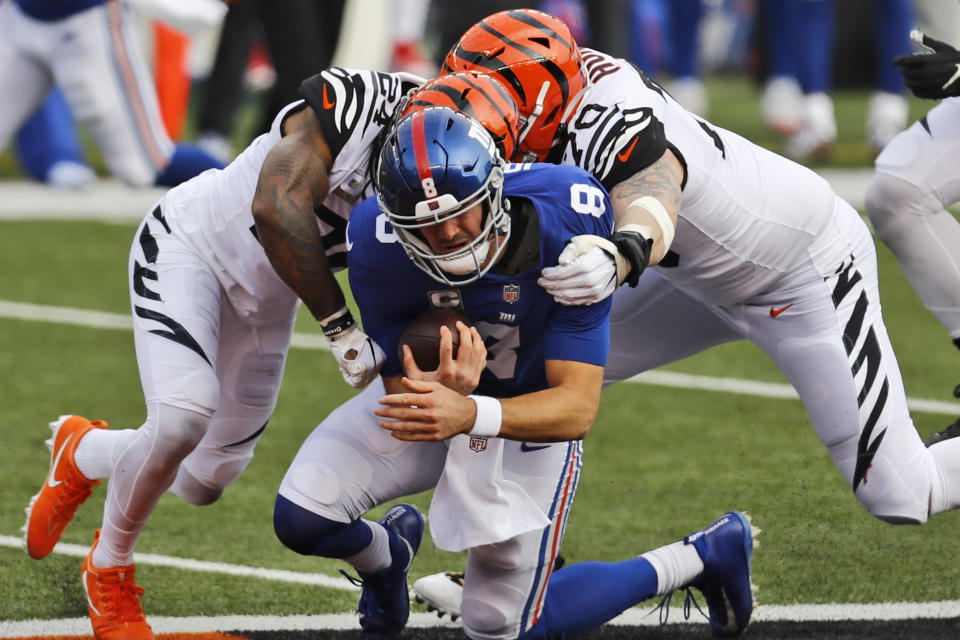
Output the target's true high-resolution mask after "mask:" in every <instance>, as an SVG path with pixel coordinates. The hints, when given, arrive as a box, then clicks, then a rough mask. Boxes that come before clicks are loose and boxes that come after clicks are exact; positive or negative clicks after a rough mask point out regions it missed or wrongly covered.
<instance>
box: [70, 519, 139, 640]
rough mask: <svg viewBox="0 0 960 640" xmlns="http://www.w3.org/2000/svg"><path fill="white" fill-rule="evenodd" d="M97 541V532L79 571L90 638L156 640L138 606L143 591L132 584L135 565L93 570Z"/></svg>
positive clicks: (101, 639) (98, 537) (98, 533)
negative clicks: (92, 560) (85, 600)
mask: <svg viewBox="0 0 960 640" xmlns="http://www.w3.org/2000/svg"><path fill="white" fill-rule="evenodd" d="M99 541H100V530H99V529H98V530H97V533H96V535H95V536H94V539H93V547H92V548H91V549H90V553H89V554H87V557H86V559H85V560H84V561H83V567H82V568H81V570H80V572H81V573H80V581H81V582H82V584H83V591H84V593H86V595H87V612H88V613H89V614H90V623H91V624H92V625H93V635H94V637H96V639H97V640H156V637H157V636H156V635H154V633H153V629H151V628H150V625H149V624H147V620H146V618H144V616H143V607H141V606H140V596H142V595H143V589H141V588H140V587H138V586H137V585H136V583H135V582H134V581H133V574H134V572H135V571H136V570H137V565H135V564H131V565H129V566H126V567H110V568H108V569H97V568H95V567H94V566H93V563H92V562H91V560H90V559H91V558H93V550H94V549H96V548H97V543H98V542H99Z"/></svg>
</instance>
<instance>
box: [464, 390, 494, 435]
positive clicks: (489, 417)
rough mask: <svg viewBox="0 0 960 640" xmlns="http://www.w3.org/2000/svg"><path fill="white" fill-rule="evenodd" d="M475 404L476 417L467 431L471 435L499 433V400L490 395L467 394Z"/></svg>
mask: <svg viewBox="0 0 960 640" xmlns="http://www.w3.org/2000/svg"><path fill="white" fill-rule="evenodd" d="M467 397H468V398H470V399H471V400H473V402H474V404H476V405H477V417H476V419H475V420H474V421H473V428H472V429H470V431H468V432H467V433H468V434H470V435H471V436H488V437H491V436H496V435H498V434H499V433H500V424H501V423H502V422H503V407H501V406H500V401H499V400H497V399H496V398H491V397H490V396H474V395H470V396H467Z"/></svg>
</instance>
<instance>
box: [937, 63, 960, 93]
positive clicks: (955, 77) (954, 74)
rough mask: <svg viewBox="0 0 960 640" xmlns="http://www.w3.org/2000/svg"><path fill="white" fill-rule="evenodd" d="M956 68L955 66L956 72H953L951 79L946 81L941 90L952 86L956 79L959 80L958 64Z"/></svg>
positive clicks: (959, 68)
mask: <svg viewBox="0 0 960 640" xmlns="http://www.w3.org/2000/svg"><path fill="white" fill-rule="evenodd" d="M956 66H957V70H956V71H954V72H953V77H951V78H950V79H949V80H947V83H946V84H945V85H943V86H942V87H940V88H941V89H946V88H947V87H949V86H950V85H952V84H953V83H954V82H956V80H957V78H960V62H958V63H957V65H956Z"/></svg>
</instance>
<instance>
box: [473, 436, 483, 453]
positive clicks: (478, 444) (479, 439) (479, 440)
mask: <svg viewBox="0 0 960 640" xmlns="http://www.w3.org/2000/svg"><path fill="white" fill-rule="evenodd" d="M470 450H471V451H476V452H477V453H483V452H484V451H486V450H487V436H470Z"/></svg>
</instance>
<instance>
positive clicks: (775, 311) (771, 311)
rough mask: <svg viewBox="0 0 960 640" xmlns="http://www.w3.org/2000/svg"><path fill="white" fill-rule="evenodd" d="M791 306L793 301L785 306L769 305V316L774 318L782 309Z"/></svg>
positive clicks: (784, 309)
mask: <svg viewBox="0 0 960 640" xmlns="http://www.w3.org/2000/svg"><path fill="white" fill-rule="evenodd" d="M792 306H793V303H792V302H791V303H790V304H788V305H787V306H785V307H780V308H779V309H777V308H776V307H770V317H771V318H776V317H777V316H778V315H780V314H781V313H783V312H784V311H786V310H787V309H789V308H790V307H792Z"/></svg>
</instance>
